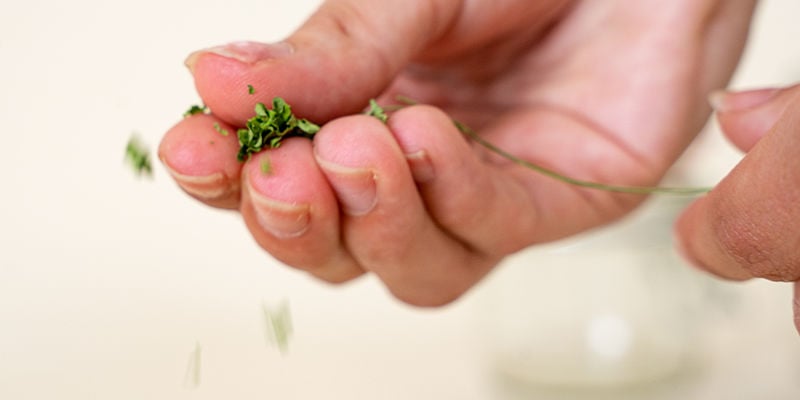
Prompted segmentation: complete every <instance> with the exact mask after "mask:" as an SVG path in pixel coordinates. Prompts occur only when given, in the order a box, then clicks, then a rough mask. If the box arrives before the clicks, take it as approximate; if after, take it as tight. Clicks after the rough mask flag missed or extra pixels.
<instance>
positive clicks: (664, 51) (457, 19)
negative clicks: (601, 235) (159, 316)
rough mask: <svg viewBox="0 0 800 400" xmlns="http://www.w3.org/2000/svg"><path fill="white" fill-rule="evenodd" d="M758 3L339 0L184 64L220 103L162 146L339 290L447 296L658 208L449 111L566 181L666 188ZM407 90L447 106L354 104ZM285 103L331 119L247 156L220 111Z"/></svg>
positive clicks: (190, 177)
mask: <svg viewBox="0 0 800 400" xmlns="http://www.w3.org/2000/svg"><path fill="white" fill-rule="evenodd" d="M753 7H754V1H747V0H741V1H736V2H730V1H711V0H702V1H701V0H674V1H670V2H662V1H656V0H608V1H566V0H550V1H537V2H531V1H528V0H498V1H493V2H486V1H469V0H463V1H451V0H404V1H399V0H387V1H382V2H374V1H359V0H331V1H327V2H325V3H323V4H322V6H321V7H320V9H319V11H318V12H317V13H316V14H314V15H313V16H312V17H310V19H309V20H308V21H307V22H306V23H305V24H304V25H303V26H302V27H301V28H300V29H299V30H298V31H297V32H295V33H294V34H293V35H291V36H290V37H289V38H287V40H286V41H285V42H282V43H279V44H273V45H263V44H257V43H237V44H230V45H227V46H221V47H216V48H211V49H207V50H203V51H199V52H196V53H194V54H192V55H191V56H190V57H189V58H188V59H187V66H189V68H190V70H191V72H192V74H193V76H194V79H195V83H196V87H197V90H198V92H199V94H200V96H201V97H202V99H203V101H204V102H205V104H207V105H208V106H209V107H210V108H211V109H212V110H213V115H212V116H195V117H191V118H188V119H185V120H183V121H181V122H179V123H178V124H177V125H175V126H174V127H173V128H172V129H170V130H169V131H168V132H167V133H166V135H165V137H164V140H163V142H162V145H161V148H160V151H159V156H160V158H161V160H162V162H164V164H165V165H166V166H167V167H168V168H169V170H170V171H172V172H173V174H174V176H175V178H176V181H177V182H178V183H179V185H181V187H183V188H184V189H185V190H186V191H187V192H189V193H190V194H192V195H193V196H194V197H195V198H198V199H200V200H201V201H204V202H206V203H207V204H209V205H212V206H216V207H224V208H231V209H238V210H239V212H241V214H242V216H243V217H244V222H245V224H246V225H247V226H248V228H249V229H250V231H251V233H252V235H253V237H254V238H255V240H256V242H257V243H258V244H259V246H261V247H262V248H263V249H264V250H266V251H267V252H269V253H271V254H272V255H273V256H274V257H276V258H277V259H279V260H281V261H283V262H284V263H286V264H287V265H290V266H293V267H295V268H299V269H302V270H305V271H308V272H309V273H311V274H312V275H314V276H316V277H318V278H320V279H323V280H325V281H329V282H345V281H348V280H350V279H353V278H355V277H357V276H359V275H361V274H363V273H365V272H370V273H374V274H376V275H377V276H378V277H379V278H380V279H381V280H382V281H383V282H384V283H385V284H386V287H387V288H388V289H389V291H390V292H391V293H392V294H394V295H395V296H396V297H398V298H399V299H401V300H403V301H405V302H407V303H409V304H413V305H419V306H439V305H443V304H446V303H448V302H450V301H453V300H454V299H456V298H458V297H459V296H460V295H461V294H463V293H464V292H465V291H467V290H468V289H469V288H470V287H472V286H473V285H474V284H475V283H477V282H478V281H479V280H480V279H481V278H482V277H483V276H484V275H485V274H487V273H488V272H489V271H490V270H491V268H492V267H493V266H495V265H496V264H497V263H498V262H499V261H500V260H501V259H502V258H503V257H504V256H506V255H508V254H510V253H513V252H515V251H517V250H519V249H522V248H524V247H526V246H530V245H532V244H536V243H541V242H546V241H551V240H555V239H558V238H562V237H565V236H568V235H572V234H575V233H578V232H580V231H583V230H586V229H589V228H592V227H595V226H598V225H601V224H604V223H607V222H609V221H612V220H614V219H616V218H619V217H620V216H622V215H624V214H625V213H627V212H628V211H630V210H631V209H633V208H634V207H635V206H636V205H637V204H639V203H640V202H641V201H642V200H643V198H642V196H638V195H622V194H613V193H606V192H601V191H596V190H590V189H581V188H577V187H572V186H569V185H565V184H563V183H560V182H556V181H554V180H552V179H550V178H547V177H543V176H541V175H538V174H535V173H532V172H531V171H529V170H526V169H524V168H521V167H519V166H517V165H513V164H511V163H508V162H507V161H505V160H502V159H499V158H498V157H495V156H492V155H491V154H487V153H486V152H485V151H483V150H482V149H480V148H478V147H477V146H475V145H473V144H471V143H469V142H468V141H467V140H465V139H464V137H463V136H462V135H461V134H460V133H459V132H458V131H457V130H456V129H455V127H454V126H453V124H452V121H451V120H450V117H449V116H452V117H454V118H456V119H458V120H460V121H462V122H464V123H466V124H468V125H470V126H471V127H473V128H475V129H477V130H478V131H479V132H480V134H481V135H482V136H483V137H485V138H486V139H487V140H490V141H492V142H493V143H495V144H496V145H498V146H500V147H502V148H505V149H507V150H509V151H511V152H513V153H514V154H515V155H516V156H518V157H521V158H524V159H528V160H530V161H532V162H535V163H538V164H540V165H543V166H545V167H548V168H551V169H554V170H556V171H559V172H561V173H563V174H566V175H569V176H572V177H575V178H579V179H584V180H592V181H599V182H604V183H610V184H617V185H653V184H655V183H657V182H658V180H659V179H660V178H661V177H662V175H663V174H664V172H665V170H666V169H667V168H668V166H669V165H670V164H671V163H672V162H674V160H675V159H676V158H677V156H678V155H679V154H680V152H681V151H682V150H683V149H684V148H685V147H686V146H687V144H688V143H689V142H690V141H691V140H692V138H693V137H694V135H695V134H696V132H697V131H698V130H699V129H700V127H701V126H702V125H703V123H704V122H705V121H706V119H707V116H708V113H709V111H710V109H709V108H708V106H707V105H706V101H705V99H706V96H707V94H708V93H709V92H710V91H712V90H713V89H717V88H720V87H724V86H725V84H726V82H727V80H728V78H729V77H730V75H731V73H732V71H733V69H734V67H735V65H736V63H737V61H738V59H739V56H740V53H741V50H742V46H743V43H744V41H745V37H746V34H747V28H748V24H749V19H750V16H751V13H752V10H753ZM654 8H658V10H659V12H653V9H654ZM248 84H251V85H253V86H254V87H255V89H256V94H255V95H249V94H248V91H247V85H248ZM398 94H402V95H406V96H408V97H411V98H413V99H415V100H417V101H419V102H421V103H425V104H430V105H431V106H414V107H408V108H405V109H403V110H400V111H397V112H395V113H393V114H392V116H391V117H390V119H389V121H388V123H387V124H386V125H384V124H381V123H379V122H378V121H376V120H375V119H373V118H369V117H365V116H348V115H350V114H353V113H357V112H359V111H361V110H362V109H363V108H364V107H365V106H366V105H367V103H368V100H369V99H370V98H378V99H379V101H380V102H381V103H383V104H390V103H394V100H393V99H394V98H395V96H396V95H398ZM274 96H281V97H283V98H284V99H286V101H287V102H288V103H289V104H291V105H292V106H293V108H294V110H295V111H296V113H297V114H298V115H299V116H301V117H306V118H309V119H311V120H313V121H315V122H318V123H325V126H323V128H322V130H321V131H320V132H319V133H318V134H317V137H316V138H315V140H314V141H313V143H312V142H310V141H308V140H305V139H292V140H289V141H287V143H285V144H284V145H283V146H281V147H280V148H278V149H275V150H269V151H267V152H265V153H264V154H262V155H259V156H256V157H253V158H252V159H250V160H249V161H247V162H246V163H244V164H243V165H239V164H237V161H236V159H235V154H234V153H235V149H234V147H235V144H236V138H235V137H233V136H234V135H230V136H229V137H222V136H220V135H219V134H218V133H216V131H215V130H214V129H213V122H214V121H218V122H219V123H220V124H221V126H222V127H223V128H224V129H229V130H231V131H233V127H236V126H241V125H242V124H243V123H244V121H246V120H247V119H248V118H249V117H250V116H252V113H253V111H252V110H253V105H254V104H255V103H256V102H264V103H267V104H269V102H270V101H271V99H272V97H274ZM211 132H213V133H211ZM211 137H213V138H214V139H213V141H214V142H215V145H213V146H212V145H208V143H209V142H210V141H211V140H212V139H211ZM261 157H269V160H270V163H271V166H272V172H271V173H270V174H264V173H262V172H261V171H260V165H261V162H262V161H263V160H262V159H261Z"/></svg>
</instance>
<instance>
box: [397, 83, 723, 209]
mask: <svg viewBox="0 0 800 400" xmlns="http://www.w3.org/2000/svg"><path fill="white" fill-rule="evenodd" d="M397 101H399V102H400V103H403V105H405V106H410V105H414V104H417V102H415V101H414V100H412V99H410V98H408V97H405V96H398V97H397ZM452 121H453V124H455V126H456V128H458V130H459V131H460V132H461V133H462V134H464V135H465V136H467V137H468V138H469V139H471V140H473V141H474V142H476V143H478V144H479V145H481V146H483V147H484V148H485V149H487V150H489V151H491V152H492V153H495V154H497V155H499V156H500V157H503V158H505V159H507V160H509V161H511V162H513V163H515V164H517V165H520V166H522V167H524V168H527V169H530V170H532V171H535V172H538V173H540V174H542V175H545V176H549V177H550V178H553V179H556V180H558V181H561V182H564V183H568V184H570V185H574V186H579V187H584V188H589V189H597V190H604V191H607V192H618V193H629V194H643V195H647V194H669V195H677V196H697V195H702V194H705V193H708V192H709V191H711V189H712V188H710V187H662V186H625V185H609V184H605V183H599V182H591V181H584V180H581V179H575V178H572V177H569V176H566V175H563V174H560V173H558V172H556V171H553V170H551V169H548V168H545V167H542V166H541V165H538V164H535V163H532V162H530V161H527V160H523V159H521V158H519V157H517V156H515V155H513V154H511V153H509V152H507V151H505V150H503V149H501V148H500V147H497V146H495V145H494V144H492V143H491V142H489V141H487V140H486V139H484V138H483V137H481V136H480V135H479V134H478V133H477V132H475V131H474V130H473V129H472V128H470V127H469V126H467V125H466V124H463V123H461V122H459V121H457V120H455V119H453V120H452Z"/></svg>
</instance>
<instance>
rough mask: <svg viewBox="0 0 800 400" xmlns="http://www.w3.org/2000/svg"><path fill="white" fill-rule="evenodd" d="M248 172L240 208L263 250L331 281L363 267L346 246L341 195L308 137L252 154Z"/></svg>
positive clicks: (346, 277) (359, 271) (347, 277)
mask: <svg viewBox="0 0 800 400" xmlns="http://www.w3.org/2000/svg"><path fill="white" fill-rule="evenodd" d="M243 175H244V177H243V196H242V207H241V213H242V216H243V217H244V221H245V223H246V225H247V227H248V229H249V230H250V232H251V234H252V235H253V238H254V239H255V241H256V242H257V243H258V244H259V245H260V246H261V247H262V248H263V249H264V250H266V251H267V252H269V253H270V254H272V255H273V256H274V257H275V258H277V259H279V260H281V261H283V262H284V263H286V264H288V265H291V266H293V267H295V268H299V269H302V270H305V271H308V272H310V273H311V274H313V275H315V276H317V277H319V278H321V279H323V280H326V281H329V282H345V281H347V280H350V279H352V278H355V277H357V276H359V275H361V274H362V273H363V272H364V271H363V270H362V269H361V268H360V267H359V266H358V265H357V263H356V262H355V260H353V258H352V257H351V256H350V255H349V254H348V252H347V251H346V250H345V249H344V248H343V246H342V242H341V240H340V239H341V238H340V231H339V208H338V205H337V202H336V198H335V196H334V193H333V192H332V191H331V189H330V187H329V186H328V183H327V182H326V180H325V177H324V176H323V175H322V173H321V171H320V170H319V168H318V167H317V165H316V162H315V161H314V158H313V152H312V149H311V142H310V141H309V140H306V139H289V140H286V141H285V142H284V143H283V144H282V145H281V146H280V147H279V148H277V149H272V150H268V151H264V152H261V153H259V154H257V155H255V156H253V157H252V158H251V159H250V160H248V161H247V163H246V164H245V166H244V172H243Z"/></svg>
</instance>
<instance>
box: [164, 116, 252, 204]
mask: <svg viewBox="0 0 800 400" xmlns="http://www.w3.org/2000/svg"><path fill="white" fill-rule="evenodd" d="M217 124H218V125H217ZM217 126H218V127H219V129H216V127H217ZM221 132H222V133H221ZM223 133H227V135H226V134H223ZM238 151H239V142H238V140H237V139H236V131H235V130H234V129H233V128H232V127H231V126H230V125H228V124H226V123H224V122H222V121H220V120H219V119H217V118H215V117H214V116H211V115H194V116H191V117H188V118H185V119H184V120H182V121H180V122H179V123H178V124H176V125H175V126H174V127H172V128H171V129H170V130H169V131H168V132H167V133H166V134H165V135H164V138H163V139H162V141H161V144H160V145H159V148H158V157H159V158H160V159H161V161H162V163H163V164H164V166H165V167H166V168H167V170H168V171H169V172H170V174H171V175H172V176H173V178H174V179H175V181H176V182H177V183H178V185H179V186H180V187H181V188H182V189H183V190H184V191H185V192H187V193H188V194H189V195H191V196H192V197H194V198H196V199H198V200H200V201H202V202H204V203H206V204H208V205H210V206H213V207H219V208H230V209H235V208H238V206H239V194H240V193H239V179H240V176H241V165H240V163H239V162H238V161H237V160H236V154H237V153H238Z"/></svg>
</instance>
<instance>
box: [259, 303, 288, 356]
mask: <svg viewBox="0 0 800 400" xmlns="http://www.w3.org/2000/svg"><path fill="white" fill-rule="evenodd" d="M263 311H264V326H265V333H266V338H267V341H268V342H269V343H271V344H272V345H273V346H275V347H277V348H278V350H280V352H281V353H283V354H286V351H287V350H288V349H289V338H290V337H291V335H292V333H293V330H292V316H291V314H290V312H289V302H288V301H283V302H282V303H281V304H280V305H278V307H276V308H270V307H268V306H267V305H266V304H264V305H263Z"/></svg>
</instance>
